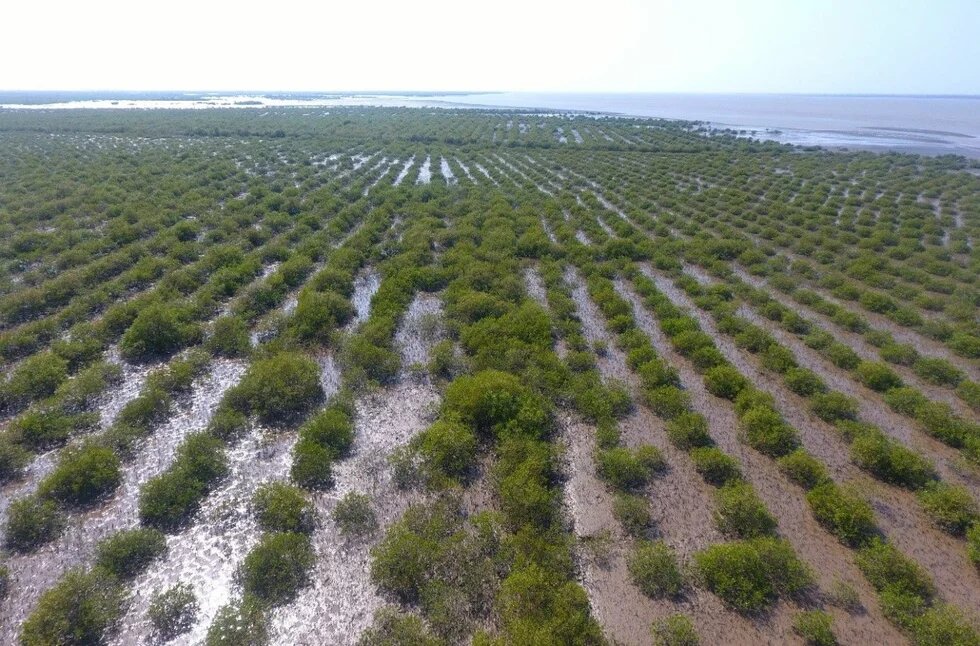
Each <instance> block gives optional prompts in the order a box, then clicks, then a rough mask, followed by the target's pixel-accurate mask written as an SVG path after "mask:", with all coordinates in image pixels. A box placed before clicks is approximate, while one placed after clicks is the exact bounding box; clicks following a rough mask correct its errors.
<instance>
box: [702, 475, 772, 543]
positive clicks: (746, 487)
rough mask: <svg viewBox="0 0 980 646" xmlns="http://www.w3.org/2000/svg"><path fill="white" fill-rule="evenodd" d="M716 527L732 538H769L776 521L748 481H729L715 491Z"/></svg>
mask: <svg viewBox="0 0 980 646" xmlns="http://www.w3.org/2000/svg"><path fill="white" fill-rule="evenodd" d="M715 524H716V525H717V526H718V530H719V531H720V532H721V533H722V534H724V535H726V536H729V537H731V538H757V537H760V536H770V535H772V534H774V533H775V531H776V519H775V518H773V516H772V514H770V513H769V510H768V509H766V506H765V504H764V503H763V502H762V501H761V500H760V499H759V496H758V494H756V492H755V488H754V487H752V485H751V484H749V483H747V482H740V481H735V482H729V483H728V484H726V485H725V486H723V487H721V488H720V489H718V491H717V492H715Z"/></svg>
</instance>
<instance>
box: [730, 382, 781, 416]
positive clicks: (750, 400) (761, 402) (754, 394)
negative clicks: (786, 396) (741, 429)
mask: <svg viewBox="0 0 980 646" xmlns="http://www.w3.org/2000/svg"><path fill="white" fill-rule="evenodd" d="M775 407H776V400H775V399H773V397H772V395H770V394H769V393H767V392H763V391H761V390H759V389H758V388H754V387H752V386H749V387H748V388H746V389H745V390H743V391H742V392H740V393H739V394H738V397H736V398H735V414H736V415H738V416H739V417H741V416H742V415H745V413H747V412H749V411H750V410H752V409H753V408H771V409H773V410H775Z"/></svg>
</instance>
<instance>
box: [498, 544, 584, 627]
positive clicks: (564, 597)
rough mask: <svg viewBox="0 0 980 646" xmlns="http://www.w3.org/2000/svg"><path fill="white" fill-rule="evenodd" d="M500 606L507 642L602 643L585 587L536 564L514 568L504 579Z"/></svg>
mask: <svg viewBox="0 0 980 646" xmlns="http://www.w3.org/2000/svg"><path fill="white" fill-rule="evenodd" d="M499 607H500V609H501V611H500V614H501V620H502V621H503V624H504V629H505V643H513V644H541V643H552V644H572V643H579V644H598V643H601V642H602V631H601V629H600V628H599V625H598V624H597V623H596V622H595V621H594V620H593V619H592V617H591V615H590V612H589V600H588V597H587V596H586V595H585V591H584V590H583V589H582V587H581V586H579V585H578V584H577V583H575V582H573V581H569V580H568V579H566V578H565V577H564V575H563V574H558V573H554V572H551V571H549V570H545V569H544V568H542V567H541V566H539V565H537V564H533V563H532V564H531V565H528V566H524V567H521V568H518V569H515V570H513V571H511V573H510V574H509V575H508V576H507V578H505V579H504V580H503V582H502V583H501V586H500V596H499Z"/></svg>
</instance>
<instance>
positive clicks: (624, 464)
mask: <svg viewBox="0 0 980 646" xmlns="http://www.w3.org/2000/svg"><path fill="white" fill-rule="evenodd" d="M597 460H598V463H599V474H600V475H601V476H602V477H603V479H604V480H606V482H608V483H609V484H611V485H612V486H613V487H615V488H616V489H620V490H623V491H629V490H633V489H638V488H640V487H644V486H646V484H647V483H648V482H649V481H650V479H651V478H652V477H653V476H654V474H655V473H657V472H658V471H660V470H662V469H663V468H664V464H665V463H664V459H663V456H662V455H661V454H660V452H659V451H658V450H657V449H656V448H655V447H652V446H642V447H640V448H638V449H635V450H630V449H627V448H623V447H616V448H612V449H606V450H604V451H600V452H599V454H598V455H597Z"/></svg>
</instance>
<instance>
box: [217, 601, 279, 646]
mask: <svg viewBox="0 0 980 646" xmlns="http://www.w3.org/2000/svg"><path fill="white" fill-rule="evenodd" d="M267 622H268V620H267V618H266V615H265V609H264V608H263V607H262V604H261V603H260V602H259V601H258V600H257V599H255V598H254V597H246V598H245V599H242V600H241V601H238V602H233V603H230V604H228V605H227V606H223V607H222V608H221V609H219V610H218V614H217V615H215V617H214V621H213V622H211V626H210V628H208V634H207V637H206V638H205V640H204V643H205V646H265V644H268V643H269V627H268V625H267Z"/></svg>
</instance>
